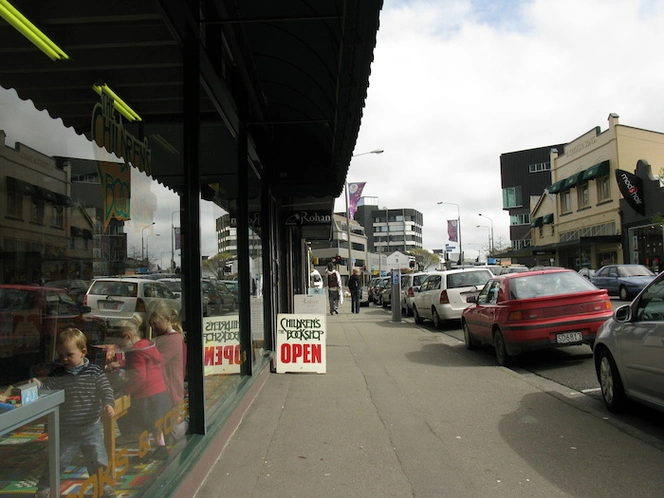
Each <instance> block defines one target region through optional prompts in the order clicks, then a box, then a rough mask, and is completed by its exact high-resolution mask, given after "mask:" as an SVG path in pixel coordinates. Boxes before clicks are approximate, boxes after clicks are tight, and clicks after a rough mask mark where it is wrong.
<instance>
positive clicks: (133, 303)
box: [0, 88, 235, 496]
mask: <svg viewBox="0 0 664 498" xmlns="http://www.w3.org/2000/svg"><path fill="white" fill-rule="evenodd" d="M0 104H2V105H0V108H2V109H3V112H2V113H0V249H1V251H2V253H1V255H0V386H2V387H1V388H0V395H2V398H1V399H0V401H1V402H3V403H10V404H15V405H14V406H16V404H18V405H20V404H21V403H24V404H25V403H27V402H28V401H30V399H29V397H30V396H33V395H34V394H35V393H34V389H36V386H37V383H29V382H28V381H29V379H31V378H33V377H36V378H38V379H40V382H41V387H42V394H45V393H46V391H44V390H43V389H46V388H48V389H51V390H58V389H64V390H65V392H69V391H70V390H71V389H80V390H79V391H78V392H79V398H78V400H77V401H76V402H73V401H71V399H68V400H67V402H66V403H63V404H61V405H60V421H61V423H60V424H59V431H55V430H54V429H51V431H50V432H49V430H48V428H47V427H46V426H45V423H46V420H47V419H46V418H43V417H42V418H37V419H35V420H31V421H30V422H29V423H27V424H26V425H24V426H21V427H19V428H15V429H14V430H12V431H10V432H8V433H2V432H0V462H3V464H2V465H0V494H5V493H9V494H11V493H34V492H36V491H38V490H39V489H43V487H44V486H45V485H48V483H50V482H51V481H50V480H49V478H50V470H49V469H50V468H51V467H52V464H53V461H52V460H49V458H48V453H47V449H48V446H47V445H46V444H45V441H47V440H53V438H55V437H58V436H59V440H60V449H61V455H59V457H60V463H61V469H60V475H59V478H60V481H61V482H60V490H59V493H58V492H55V491H54V490H51V495H52V496H57V495H59V494H62V495H80V496H83V494H86V495H93V496H101V494H103V493H104V492H105V491H108V486H110V487H112V488H113V489H114V490H115V491H116V492H117V493H122V496H138V495H140V494H141V493H142V491H143V490H144V489H145V487H146V486H148V485H149V484H150V483H151V482H152V480H153V479H154V478H155V477H156V476H158V475H159V474H160V473H161V472H162V471H163V470H164V469H165V468H166V466H167V464H168V462H169V461H171V460H172V459H174V458H175V457H176V456H177V455H178V453H179V451H180V450H181V449H182V447H183V445H184V443H185V441H186V439H187V437H188V436H187V418H188V417H187V414H188V402H187V399H188V396H187V379H186V375H185V372H186V365H185V359H186V354H185V351H186V339H187V334H190V333H194V331H190V330H188V329H187V326H186V319H185V318H186V314H185V310H184V308H183V305H182V303H183V299H182V290H181V282H182V280H183V279H186V275H184V274H183V273H182V270H181V262H180V254H181V250H182V248H183V245H184V244H186V241H185V240H182V239H181V238H180V198H179V195H178V194H177V193H176V191H175V190H174V189H173V188H171V187H169V186H166V185H164V184H162V183H161V182H160V181H157V180H156V179H155V178H154V177H153V176H151V174H149V173H148V171H149V170H150V168H147V167H146V166H147V165H145V164H142V165H141V166H142V167H141V168H138V167H135V166H134V165H133V164H131V163H127V162H126V161H124V160H123V159H122V158H120V157H119V156H117V155H114V154H110V153H108V152H107V151H105V150H103V149H101V148H100V147H98V146H97V145H96V144H94V143H93V142H91V141H89V140H88V139H86V138H85V137H81V136H78V135H76V134H75V133H74V132H73V131H72V130H71V129H70V128H65V127H64V126H63V125H62V122H61V121H59V120H58V121H56V120H53V119H51V118H50V117H48V115H47V113H45V112H38V111H36V110H35V108H34V106H33V105H32V104H31V103H30V102H23V101H20V100H19V99H18V98H17V96H16V94H15V93H14V92H13V91H8V90H4V89H1V88H0ZM91 112H92V109H91ZM128 131H129V133H132V131H131V130H129V129H128ZM169 132H170V134H169ZM143 133H144V135H143V136H142V137H140V138H138V140H139V141H140V142H141V143H147V144H150V145H149V146H150V147H152V148H151V150H152V162H153V165H154V166H157V163H159V162H162V161H164V159H162V158H163V157H165V156H164V155H163V154H161V153H160V152H159V150H157V149H158V148H159V145H157V144H156V143H155V142H153V141H151V139H150V137H151V136H155V134H156V133H158V134H159V136H160V137H161V140H167V139H168V140H169V142H170V143H171V144H172V145H171V146H172V148H171V150H170V151H169V157H170V158H171V159H170V160H172V161H175V162H181V161H182V159H181V158H180V157H179V156H178V154H179V153H178V152H177V151H178V150H182V147H181V146H180V145H179V144H177V141H179V140H180V138H181V132H179V131H177V130H169V129H160V130H156V129H154V128H151V127H150V125H147V124H146V125H145V126H144V128H143ZM144 140H146V141H144ZM174 142H175V143H174ZM214 224H215V220H214V219H210V220H209V224H208V225H207V226H206V228H212V229H214ZM213 232H214V230H213ZM213 237H214V235H213ZM217 253H218V251H213V252H212V253H211V255H215V254H217ZM223 270H224V271H223V272H222V274H217V275H215V277H221V276H224V277H228V279H229V280H232V278H231V277H232V272H226V271H225V265H224V268H223ZM224 279H226V278H223V279H222V278H212V277H211V276H210V278H209V281H210V282H212V287H213V289H214V290H213V291H211V292H210V293H209V295H207V296H206V300H205V304H206V307H207V308H206V309H207V313H208V314H209V316H210V317H219V316H224V317H226V316H232V313H233V312H234V309H235V301H234V299H235V296H234V295H233V293H232V291H231V290H230V288H228V290H227V292H226V291H222V290H221V289H222V283H221V281H222V280H224ZM222 295H223V297H222ZM195 333H198V331H195ZM72 372H75V373H76V375H72ZM81 379H86V380H85V381H83V380H81ZM76 383H79V384H78V385H79V388H76V387H74V384H76ZM10 386H11V387H13V389H12V388H11V387H10ZM100 404H101V406H105V405H108V404H110V405H113V404H114V405H115V407H114V411H113V412H111V411H110V410H108V409H104V408H102V413H103V414H104V416H102V418H101V422H100V423H97V422H95V419H96V417H97V415H98V413H99V406H100ZM3 406H4V405H3ZM26 406H27V405H26ZM23 408H24V406H20V407H19V408H14V409H13V410H16V413H19V414H20V413H22V412H21V411H20V410H22V409H23ZM4 413H6V412H4V411H2V410H0V428H2V427H3V425H2V421H3V414H4ZM81 425H83V426H85V430H82V429H80V427H81ZM83 440H85V441H92V442H98V443H99V445H100V446H99V445H98V449H97V450H96V455H97V457H98V458H97V461H96V463H95V464H94V465H93V464H90V463H89V462H88V463H86V460H85V459H84V458H83V455H82V452H81V451H80V448H78V446H77V445H78V444H79V443H80V442H81V441H83ZM45 476H46V477H45ZM45 483H46V484H45ZM118 496H120V495H118Z"/></svg>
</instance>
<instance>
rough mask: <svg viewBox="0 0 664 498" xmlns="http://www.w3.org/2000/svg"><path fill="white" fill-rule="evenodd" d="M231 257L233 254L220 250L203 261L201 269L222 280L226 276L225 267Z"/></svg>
mask: <svg viewBox="0 0 664 498" xmlns="http://www.w3.org/2000/svg"><path fill="white" fill-rule="evenodd" d="M232 258H233V255H232V254H231V253H229V252H220V253H219V254H215V255H214V256H210V257H209V258H208V259H206V260H205V261H203V270H205V271H207V272H208V273H212V275H213V276H214V277H215V278H216V279H217V280H224V279H225V278H226V267H227V266H228V264H229V262H230V260H231V259H232Z"/></svg>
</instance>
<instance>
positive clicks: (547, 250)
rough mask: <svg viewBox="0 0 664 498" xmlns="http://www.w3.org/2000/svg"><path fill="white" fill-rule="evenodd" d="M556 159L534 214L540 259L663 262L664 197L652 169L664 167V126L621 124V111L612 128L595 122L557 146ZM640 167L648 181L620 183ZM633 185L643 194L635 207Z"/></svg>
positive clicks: (572, 263)
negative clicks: (662, 130) (660, 216)
mask: <svg viewBox="0 0 664 498" xmlns="http://www.w3.org/2000/svg"><path fill="white" fill-rule="evenodd" d="M551 166H552V168H551V179H552V183H551V185H549V186H547V188H546V189H545V193H544V194H542V196H541V197H540V199H539V200H538V201H537V203H536V204H535V205H534V206H533V208H532V214H531V228H532V231H533V246H534V247H533V255H534V256H535V258H536V261H537V264H542V265H549V264H555V265H560V266H564V267H568V268H574V269H579V268H581V267H590V268H599V267H601V266H602V265H604V264H609V263H623V262H624V263H642V264H648V265H649V266H650V267H652V268H655V267H657V268H659V266H660V263H659V262H660V261H661V258H662V253H661V227H659V225H660V224H661V221H659V222H657V214H658V213H662V212H664V204H662V199H661V195H660V186H659V180H658V179H657V178H655V177H654V176H653V171H659V170H660V169H661V168H662V166H664V134H663V133H660V132H655V131H649V130H643V129H639V128H634V127H630V126H625V125H621V124H620V122H619V116H618V115H617V114H610V115H609V118H608V128H607V129H606V130H604V131H601V129H600V128H599V127H596V128H594V129H592V130H590V131H588V132H587V133H584V134H583V135H581V136H579V137H578V138H576V139H574V140H572V141H570V142H569V143H568V144H566V145H565V147H564V148H563V150H559V151H552V153H551ZM635 173H638V175H639V176H638V178H639V179H640V180H641V182H642V183H640V184H639V185H638V187H637V186H635V185H632V184H629V186H627V187H626V188H627V190H625V189H624V188H623V187H621V185H620V184H621V183H623V184H625V183H626V180H625V179H626V178H631V177H632V175H634V174H635ZM627 183H630V182H629V180H627ZM632 183H636V180H632ZM646 187H647V189H648V192H649V194H648V195H649V198H648V199H647V203H644V202H643V191H644V189H645V188H646ZM628 190H630V191H631V192H632V193H634V192H638V193H640V194H641V197H640V203H639V204H636V209H635V207H634V206H633V205H630V203H629V202H628V200H629V198H630V195H626V194H625V192H627V191H628ZM646 207H647V208H646ZM655 225H656V226H657V227H658V228H657V229H656V230H653V228H652V227H653V226H655ZM651 233H652V235H647V234H651Z"/></svg>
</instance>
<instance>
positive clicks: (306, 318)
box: [277, 313, 327, 373]
mask: <svg viewBox="0 0 664 498" xmlns="http://www.w3.org/2000/svg"><path fill="white" fill-rule="evenodd" d="M326 332H327V321H326V319H325V315H320V314H315V315H312V314H289V313H279V314H278V315H277V373H288V372H314V373H325V368H326V359H325V343H326V337H325V336H326Z"/></svg>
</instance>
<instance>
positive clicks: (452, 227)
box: [447, 220, 459, 242]
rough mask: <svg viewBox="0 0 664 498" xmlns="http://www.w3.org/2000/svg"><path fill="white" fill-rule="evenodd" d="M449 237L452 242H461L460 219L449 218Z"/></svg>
mask: <svg viewBox="0 0 664 498" xmlns="http://www.w3.org/2000/svg"><path fill="white" fill-rule="evenodd" d="M447 238H448V240H449V241H450V242H459V220H447Z"/></svg>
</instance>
